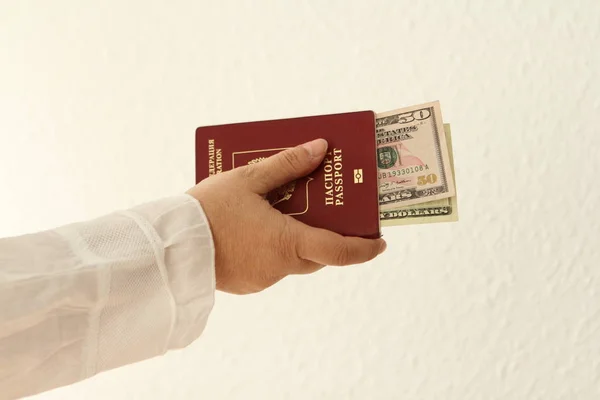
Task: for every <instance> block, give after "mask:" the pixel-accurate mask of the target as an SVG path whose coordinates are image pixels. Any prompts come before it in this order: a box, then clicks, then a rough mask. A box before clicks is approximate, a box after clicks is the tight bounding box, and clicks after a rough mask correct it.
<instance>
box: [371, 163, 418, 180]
mask: <svg viewBox="0 0 600 400" xmlns="http://www.w3.org/2000/svg"><path fill="white" fill-rule="evenodd" d="M428 170H429V165H427V164H425V165H415V166H411V167H406V168H402V169H395V170H392V171H381V172H379V179H383V178H392V177H394V176H402V175H408V174H414V173H415V172H422V171H428Z"/></svg>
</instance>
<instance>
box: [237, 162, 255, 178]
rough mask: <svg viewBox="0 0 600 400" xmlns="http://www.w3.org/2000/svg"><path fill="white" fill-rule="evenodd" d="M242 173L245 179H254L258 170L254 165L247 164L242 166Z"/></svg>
mask: <svg viewBox="0 0 600 400" xmlns="http://www.w3.org/2000/svg"><path fill="white" fill-rule="evenodd" d="M240 175H241V177H242V178H243V179H244V180H254V179H255V178H256V176H257V171H256V168H254V166H253V165H247V166H244V167H242V168H240Z"/></svg>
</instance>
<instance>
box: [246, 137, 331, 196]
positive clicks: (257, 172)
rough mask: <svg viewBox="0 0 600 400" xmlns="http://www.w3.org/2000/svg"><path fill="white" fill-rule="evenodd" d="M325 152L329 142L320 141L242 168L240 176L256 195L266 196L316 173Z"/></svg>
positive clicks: (285, 151)
mask: <svg viewBox="0 0 600 400" xmlns="http://www.w3.org/2000/svg"><path fill="white" fill-rule="evenodd" d="M326 151H327V142H326V141H325V140H323V139H317V140H314V141H312V142H308V143H305V144H303V145H300V146H297V147H294V148H292V149H288V150H284V151H282V152H280V153H277V154H275V155H273V156H271V157H268V158H267V159H265V160H263V161H261V162H259V163H256V164H252V165H248V166H245V167H242V168H240V169H239V170H238V173H239V174H240V175H239V177H240V178H242V179H244V180H245V184H246V186H247V187H249V189H250V190H252V191H253V192H255V193H257V194H266V193H268V192H270V191H271V190H274V189H276V188H278V187H280V186H283V185H285V184H286V183H288V182H291V181H293V180H296V179H298V178H302V177H304V176H306V175H308V174H310V173H311V172H313V171H314V170H315V169H316V168H317V167H318V166H319V164H321V161H323V157H324V156H325V152H326Z"/></svg>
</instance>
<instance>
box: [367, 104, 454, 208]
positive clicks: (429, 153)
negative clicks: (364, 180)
mask: <svg viewBox="0 0 600 400" xmlns="http://www.w3.org/2000/svg"><path fill="white" fill-rule="evenodd" d="M376 136H377V167H378V180H379V206H380V209H381V210H382V211H391V210H396V209H398V208H399V207H403V206H409V205H414V204H419V203H424V202H429V201H433V200H441V199H445V198H449V197H452V196H454V195H455V188H454V179H453V177H452V173H451V172H450V156H449V153H448V145H447V143H446V136H445V134H444V126H443V121H442V112H441V108H440V104H439V102H437V101H436V102H431V103H425V104H421V105H417V106H412V107H406V108H401V109H398V110H394V111H389V112H385V113H380V114H377V116H376Z"/></svg>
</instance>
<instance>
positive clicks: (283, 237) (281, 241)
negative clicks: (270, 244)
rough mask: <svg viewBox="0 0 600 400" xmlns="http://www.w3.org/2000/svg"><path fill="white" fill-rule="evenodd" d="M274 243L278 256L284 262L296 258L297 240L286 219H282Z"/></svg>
mask: <svg viewBox="0 0 600 400" xmlns="http://www.w3.org/2000/svg"><path fill="white" fill-rule="evenodd" d="M275 243H277V244H278V249H277V251H278V255H279V256H280V257H282V258H283V259H284V260H291V259H294V258H298V248H297V240H296V238H295V236H294V233H293V232H292V227H291V224H290V221H289V219H288V218H284V225H283V227H282V228H281V230H280V231H279V233H278V235H277V239H276V241H275Z"/></svg>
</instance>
